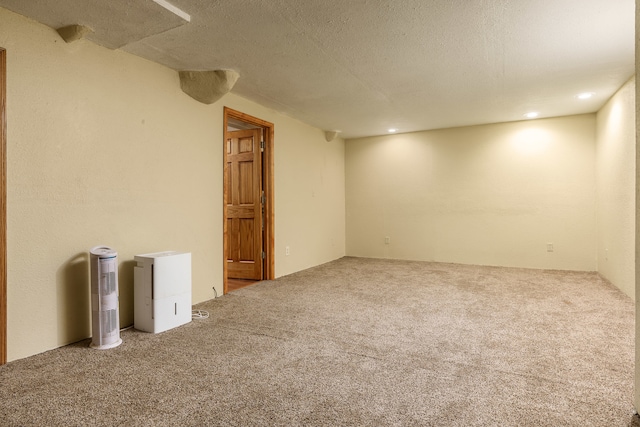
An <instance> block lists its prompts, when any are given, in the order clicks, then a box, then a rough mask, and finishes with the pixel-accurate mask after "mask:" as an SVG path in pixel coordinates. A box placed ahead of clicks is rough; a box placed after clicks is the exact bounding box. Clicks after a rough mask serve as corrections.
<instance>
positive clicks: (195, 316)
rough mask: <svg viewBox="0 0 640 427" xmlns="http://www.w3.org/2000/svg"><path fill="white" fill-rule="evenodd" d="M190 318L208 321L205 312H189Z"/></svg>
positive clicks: (207, 315) (207, 314) (206, 312)
mask: <svg viewBox="0 0 640 427" xmlns="http://www.w3.org/2000/svg"><path fill="white" fill-rule="evenodd" d="M191 318H192V319H199V320H202V319H208V318H209V312H208V311H206V310H191Z"/></svg>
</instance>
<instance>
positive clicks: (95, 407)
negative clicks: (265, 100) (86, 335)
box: [0, 258, 639, 427]
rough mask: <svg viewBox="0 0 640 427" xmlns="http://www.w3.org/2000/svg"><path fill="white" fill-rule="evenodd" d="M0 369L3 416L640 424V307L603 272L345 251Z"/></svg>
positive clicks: (224, 422)
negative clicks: (183, 319)
mask: <svg viewBox="0 0 640 427" xmlns="http://www.w3.org/2000/svg"><path fill="white" fill-rule="evenodd" d="M197 308H200V309H206V310H208V311H209V312H210V314H211V317H209V318H208V319H205V320H200V321H193V322H192V323H190V324H188V325H185V326H183V327H179V328H177V329H173V330H171V331H168V332H165V333H162V334H157V335H152V334H147V333H141V332H137V331H135V330H128V331H124V332H123V333H122V338H123V340H124V343H123V344H122V345H121V346H120V347H117V348H115V349H112V350H107V351H97V350H92V349H90V348H88V344H89V341H88V340H85V341H82V342H79V343H77V344H74V345H71V346H67V347H63V348H59V349H56V350H53V351H50V352H47V353H43V354H40V355H37V356H33V357H30V358H27V359H22V360H19V361H15V362H12V363H9V364H8V365H5V366H2V367H0V384H2V387H0V424H2V425H3V426H18V425H20V426H31V425H48V426H49V425H108V426H111V425H156V426H165V425H166V426H173V425H207V426H248V425H251V426H260V425H263V426H285V425H286V426H320V425H323V426H324V425H341V426H364V425H372V426H373V425H381V426H382V425H384V426H390V425H397V426H400V425H401V426H516V425H518V426H554V427H555V426H598V427H600V426H623V425H624V426H638V425H639V424H637V423H636V421H635V420H634V419H633V418H632V409H633V405H632V398H633V346H634V341H633V337H634V305H633V301H631V300H630V299H629V298H628V297H627V296H626V295H624V294H623V293H622V292H620V291H619V290H618V289H616V288H614V287H613V286H612V285H610V284H609V283H608V282H606V281H605V280H603V279H601V278H600V277H599V276H598V275H597V274H596V273H581V272H560V271H547V270H527V269H510V268H496V267H479V266H465V265H456V264H438V263H426V262H408V261H392V260H375V259H358V258H343V259H340V260H337V261H333V262H331V263H328V264H324V265H322V266H319V267H315V268H311V269H309V270H305V271H302V272H299V273H295V274H292V275H289V276H286V277H283V278H280V279H277V280H275V281H271V282H262V283H259V284H257V285H255V286H252V287H249V288H244V289H241V290H239V291H236V292H233V293H231V294H228V295H225V296H224V297H221V298H218V299H215V300H212V301H209V302H206V303H203V304H200V305H198V306H197Z"/></svg>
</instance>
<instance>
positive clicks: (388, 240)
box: [384, 236, 391, 245]
mask: <svg viewBox="0 0 640 427" xmlns="http://www.w3.org/2000/svg"><path fill="white" fill-rule="evenodd" d="M390 243H391V237H389V236H387V237H385V238H384V244H385V245H388V244H390Z"/></svg>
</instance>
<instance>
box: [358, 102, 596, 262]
mask: <svg viewBox="0 0 640 427" xmlns="http://www.w3.org/2000/svg"><path fill="white" fill-rule="evenodd" d="M346 171H347V179H346V185H347V191H346V197H347V254H348V255H353V256H365V257H384V258H395V259H411V260H431V261H444V262H456V263H467V264H482V265H498V266H512V267H532V268H549V269H566V270H591V271H593V270H595V269H596V246H595V244H596V229H595V114H587V115H579V116H570V117H564V118H555V119H543V120H534V121H525V122H514V123H504V124H496V125H485V126H473V127H466V128H454V129H445V130H439V131H427V132H416V133H411V134H402V135H391V136H383V137H374V138H363V139H356V140H348V141H347V142H346ZM386 237H389V239H390V242H389V244H385V238H386ZM548 243H552V244H553V249H554V250H553V252H548V251H547V244H548Z"/></svg>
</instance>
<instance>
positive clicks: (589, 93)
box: [576, 92, 595, 99]
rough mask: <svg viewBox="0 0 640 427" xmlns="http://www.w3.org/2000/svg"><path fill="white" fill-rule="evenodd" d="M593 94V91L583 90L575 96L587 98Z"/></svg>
mask: <svg viewBox="0 0 640 427" xmlns="http://www.w3.org/2000/svg"><path fill="white" fill-rule="evenodd" d="M593 95H595V93H593V92H583V93H580V94H578V95H576V98H578V99H589V98H591V97H593Z"/></svg>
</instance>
